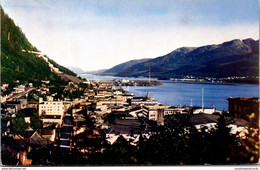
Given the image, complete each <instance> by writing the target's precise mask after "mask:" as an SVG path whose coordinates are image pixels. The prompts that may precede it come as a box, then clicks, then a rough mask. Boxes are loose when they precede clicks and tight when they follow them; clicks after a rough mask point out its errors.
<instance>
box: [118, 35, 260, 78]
mask: <svg viewBox="0 0 260 170" xmlns="http://www.w3.org/2000/svg"><path fill="white" fill-rule="evenodd" d="M258 56H259V40H257V41H255V40H253V39H245V40H239V39H235V40H232V41H228V42H224V43H222V44H218V45H207V46H201V47H182V48H178V49H176V50H174V51H172V52H171V53H169V54H166V55H164V56H161V57H157V58H154V59H150V60H147V61H144V62H139V63H138V64H133V65H131V66H129V67H124V68H123V69H121V70H118V71H117V70H116V71H117V73H116V74H115V76H127V77H130V76H133V77H138V76H145V77H147V76H148V74H149V70H150V75H151V77H157V78H160V79H168V78H171V77H175V78H182V77H184V76H186V75H192V76H195V77H200V78H203V77H217V78H220V77H229V76H258V73H259V57H258ZM123 64H126V63H123ZM118 66H120V65H117V66H115V67H114V68H117V67H118ZM121 68H122V67H121Z"/></svg>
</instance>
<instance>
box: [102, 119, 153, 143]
mask: <svg viewBox="0 0 260 170" xmlns="http://www.w3.org/2000/svg"><path fill="white" fill-rule="evenodd" d="M149 131H150V129H149V125H148V124H147V123H146V122H144V123H143V124H142V123H141V122H140V121H139V120H138V119H116V121H115V123H114V124H113V125H112V127H111V129H110V130H109V132H108V133H107V134H106V140H107V141H108V143H110V144H113V143H114V142H115V141H116V140H117V139H118V137H119V136H123V137H124V138H125V139H126V140H127V141H130V144H131V145H136V144H137V142H138V141H139V137H140V134H142V135H145V136H146V137H147V138H148V137H149V135H148V134H149Z"/></svg>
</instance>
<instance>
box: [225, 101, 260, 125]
mask: <svg viewBox="0 0 260 170" xmlns="http://www.w3.org/2000/svg"><path fill="white" fill-rule="evenodd" d="M228 107H229V114H230V115H231V116H234V117H237V118H243V119H245V120H248V121H253V122H255V123H257V124H258V123H259V98H258V97H230V98H228ZM250 118H252V119H251V120H250Z"/></svg>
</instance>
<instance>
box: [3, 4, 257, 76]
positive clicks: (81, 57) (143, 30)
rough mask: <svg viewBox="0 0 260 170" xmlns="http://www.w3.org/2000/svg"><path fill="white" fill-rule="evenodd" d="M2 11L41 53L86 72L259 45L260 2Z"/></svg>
mask: <svg viewBox="0 0 260 170" xmlns="http://www.w3.org/2000/svg"><path fill="white" fill-rule="evenodd" d="M1 6H2V7H3V9H4V11H5V12H6V13H7V14H8V15H9V17H11V18H12V19H13V20H14V22H15V23H16V24H17V25H18V26H19V27H20V28H21V29H22V31H23V33H24V34H25V35H26V37H27V38H28V40H29V41H30V42H31V43H32V44H33V45H34V46H35V47H36V48H38V49H39V50H40V51H42V53H44V54H46V55H47V56H48V57H49V58H51V59H53V60H55V61H56V62H57V63H59V64H60V65H63V66H66V67H68V66H74V67H79V68H81V69H82V70H84V71H93V70H100V69H108V68H111V67H113V66H115V65H117V64H120V63H123V62H126V61H129V60H132V59H142V58H155V57H159V56H163V55H165V54H168V53H170V52H171V51H173V50H175V49H177V48H180V47H199V46H203V45H210V44H220V43H223V42H225V41H230V40H233V39H245V38H253V39H255V40H257V39H259V3H258V0H149V1H144V0H2V2H1Z"/></svg>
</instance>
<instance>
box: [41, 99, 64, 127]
mask: <svg viewBox="0 0 260 170" xmlns="http://www.w3.org/2000/svg"><path fill="white" fill-rule="evenodd" d="M39 101H42V100H39ZM39 116H40V117H41V119H42V121H43V123H52V122H53V123H57V124H59V125H61V124H62V120H63V117H64V104H63V101H43V102H42V103H40V104H39Z"/></svg>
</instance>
